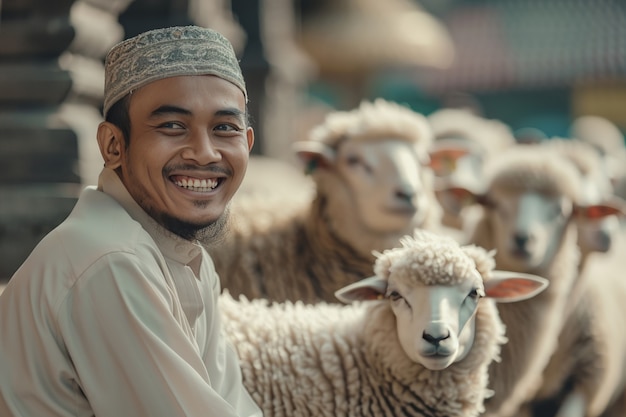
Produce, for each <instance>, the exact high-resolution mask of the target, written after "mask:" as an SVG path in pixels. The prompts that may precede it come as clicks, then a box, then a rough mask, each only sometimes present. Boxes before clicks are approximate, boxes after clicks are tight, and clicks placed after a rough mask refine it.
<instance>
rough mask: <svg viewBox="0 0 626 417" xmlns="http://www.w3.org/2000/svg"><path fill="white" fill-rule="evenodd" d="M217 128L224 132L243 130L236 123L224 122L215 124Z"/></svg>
mask: <svg viewBox="0 0 626 417" xmlns="http://www.w3.org/2000/svg"><path fill="white" fill-rule="evenodd" d="M215 130H219V131H222V132H241V131H242V130H243V129H242V128H240V127H239V126H235V125H232V124H228V123H222V124H219V125H217V126H215Z"/></svg>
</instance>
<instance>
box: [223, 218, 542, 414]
mask: <svg viewBox="0 0 626 417" xmlns="http://www.w3.org/2000/svg"><path fill="white" fill-rule="evenodd" d="M493 268H494V261H493V254H492V253H489V252H487V251H485V250H484V249H482V248H479V247H476V246H473V245H470V246H460V245H459V244H458V243H456V242H455V241H453V240H452V239H451V238H448V237H443V236H440V235H436V234H432V233H428V232H425V231H419V230H418V231H416V232H415V234H414V236H406V237H404V238H403V239H401V245H400V244H399V245H398V247H396V248H392V249H388V250H385V251H384V252H383V253H382V254H378V257H377V259H376V261H375V266H374V271H375V273H376V275H375V276H374V277H371V278H368V279H364V280H362V281H359V282H357V283H354V284H351V285H349V286H347V287H345V288H343V289H341V290H339V291H338V292H337V296H338V297H339V298H340V299H342V300H343V301H345V302H353V301H355V302H354V303H353V304H351V305H348V306H342V305H340V304H331V303H324V302H322V303H318V304H304V303H301V302H296V303H292V302H286V303H270V302H268V301H267V300H260V299H257V300H252V301H248V300H246V299H245V298H242V299H241V300H239V301H235V300H234V299H233V298H232V297H231V296H230V294H228V292H224V293H223V294H222V296H221V298H220V300H219V302H220V311H221V312H222V314H223V324H224V330H225V332H226V334H227V336H228V338H229V340H230V341H231V342H232V344H233V346H234V347H235V348H236V349H237V352H238V354H239V358H240V361H241V366H242V375H243V381H244V384H245V385H246V387H247V389H248V391H249V392H250V393H251V395H252V397H253V398H254V400H255V401H256V402H257V403H258V404H259V406H260V407H261V408H262V409H263V412H264V415H265V416H266V417H274V416H292V415H293V416H301V417H304V416H333V417H335V416H364V417H368V416H400V415H402V416H430V417H439V416H440V417H444V416H445V417H456V416H463V417H473V416H478V415H479V414H480V413H481V412H482V411H483V401H484V399H485V397H488V396H489V395H490V394H491V392H490V390H489V389H487V383H488V380H487V375H488V366H489V364H490V363H491V362H492V361H494V360H497V359H498V352H499V351H500V346H501V344H502V343H504V342H505V340H506V338H505V334H504V332H505V329H504V327H503V326H502V323H501V322H500V320H499V318H498V313H497V308H496V306H495V303H494V301H502V302H511V301H520V300H524V299H526V298H529V297H532V296H534V295H535V294H537V293H539V292H541V291H542V290H543V289H544V288H545V285H546V284H547V281H546V280H544V279H542V278H539V277H533V276H527V275H523V274H511V273H506V272H502V271H498V272H495V271H493ZM483 297H486V298H483ZM368 300H369V301H368Z"/></svg>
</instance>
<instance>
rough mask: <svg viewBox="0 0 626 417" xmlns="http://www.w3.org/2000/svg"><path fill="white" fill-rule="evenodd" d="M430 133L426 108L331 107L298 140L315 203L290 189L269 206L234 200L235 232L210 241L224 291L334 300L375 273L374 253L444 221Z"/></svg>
mask: <svg viewBox="0 0 626 417" xmlns="http://www.w3.org/2000/svg"><path fill="white" fill-rule="evenodd" d="M431 140H432V132H431V130H430V127H429V125H428V123H427V122H426V119H425V117H424V116H423V115H421V114H418V113H415V112H414V111H412V110H410V109H409V108H407V107H404V106H401V105H399V104H396V103H392V102H389V101H385V100H381V99H379V100H375V101H374V102H363V103H362V104H361V105H360V106H359V107H358V108H357V109H354V110H352V111H340V112H335V113H331V114H329V115H328V116H327V118H326V120H325V122H324V123H322V124H321V125H319V126H317V127H316V128H315V129H314V130H313V131H312V132H311V137H310V140H307V141H303V142H298V143H297V144H296V151H297V154H298V155H299V157H300V158H301V160H302V161H303V163H304V164H305V166H307V172H308V173H309V174H310V176H311V178H312V180H313V182H314V184H315V193H314V197H313V199H312V200H310V201H305V200H299V201H295V202H294V201H293V200H290V199H289V198H288V196H285V199H284V200H283V201H278V200H277V201H273V203H272V205H271V207H270V206H269V205H268V204H267V203H263V202H262V200H263V195H262V194H256V195H246V196H245V197H244V198H241V199H238V200H236V201H234V202H233V208H232V213H231V219H233V224H232V225H231V226H232V228H231V231H230V232H231V233H230V234H229V235H228V236H227V238H226V239H225V240H224V241H223V242H219V244H218V245H214V246H210V247H209V248H208V249H209V252H210V254H211V256H212V257H213V259H214V260H215V266H216V269H217V272H218V273H219V275H220V277H221V280H222V286H223V288H227V289H228V290H229V291H230V292H231V294H234V295H239V294H243V295H246V296H247V297H248V298H259V297H263V298H268V299H271V300H276V301H284V300H303V301H306V302H315V301H320V300H325V301H335V298H334V292H335V291H336V290H337V289H338V288H341V287H343V286H345V285H347V284H350V283H352V282H355V281H357V280H359V279H361V278H362V277H364V276H367V275H370V274H371V269H372V264H373V261H374V256H373V255H372V251H373V250H377V251H381V250H384V249H387V248H390V247H394V246H395V245H397V243H398V239H399V238H400V237H402V236H403V235H405V234H410V233H411V232H412V231H413V229H414V228H415V227H420V228H424V229H433V228H436V227H437V226H438V225H439V221H440V218H441V208H440V206H439V205H438V203H437V201H436V198H435V196H434V193H433V189H432V172H431V171H430V170H429V169H428V168H425V167H424V165H425V164H426V163H427V162H428V154H427V149H428V147H429V146H430V144H431ZM276 186H277V187H280V184H276ZM259 207H261V209H259Z"/></svg>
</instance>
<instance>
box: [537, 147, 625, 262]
mask: <svg viewBox="0 0 626 417" xmlns="http://www.w3.org/2000/svg"><path fill="white" fill-rule="evenodd" d="M541 146H543V147H547V148H550V149H552V150H554V151H556V152H558V153H560V154H561V155H563V156H565V157H566V158H567V159H568V160H569V161H570V162H572V163H573V164H574V166H575V167H576V169H577V170H578V172H579V173H580V185H579V187H580V193H579V201H577V202H576V207H575V216H574V217H575V221H576V224H577V226H578V245H579V247H580V250H581V262H580V268H579V269H580V270H583V269H584V267H585V265H586V263H587V260H588V258H589V256H590V255H591V254H593V253H598V252H600V253H605V252H608V251H610V250H611V245H612V242H613V241H614V240H615V239H616V238H617V236H618V235H619V233H621V224H620V220H621V218H622V217H623V215H624V202H623V200H621V198H619V197H617V196H615V195H614V192H613V185H612V183H611V178H610V177H609V176H608V175H607V172H606V170H605V169H604V166H603V160H602V159H601V157H600V155H599V154H597V153H596V152H594V148H593V146H592V145H591V144H589V143H587V142H583V141H581V140H575V139H565V138H552V139H550V140H548V141H545V142H543V143H542V145H541ZM540 149H541V148H540Z"/></svg>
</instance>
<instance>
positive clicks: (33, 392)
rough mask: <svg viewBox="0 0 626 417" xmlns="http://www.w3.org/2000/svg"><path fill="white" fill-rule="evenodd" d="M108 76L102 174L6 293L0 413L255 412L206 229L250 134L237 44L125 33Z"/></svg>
mask: <svg viewBox="0 0 626 417" xmlns="http://www.w3.org/2000/svg"><path fill="white" fill-rule="evenodd" d="M105 77H106V79H105V100H104V115H105V121H104V122H102V123H101V124H100V126H99V127H98V131H97V139H98V144H99V146H100V151H101V153H102V156H103V159H104V169H103V171H102V173H101V175H100V178H99V184H98V187H97V188H96V187H88V188H86V189H85V190H84V191H83V192H82V193H81V195H80V197H79V200H78V202H77V204H76V207H75V208H74V210H73V211H72V213H71V214H70V216H69V217H68V218H67V219H66V220H65V221H64V222H63V223H62V224H61V225H60V226H59V227H57V228H56V229H55V230H53V231H52V232H51V233H50V234H49V235H48V236H46V237H45V238H44V239H43V240H42V241H41V242H40V244H39V245H38V246H37V247H36V248H35V249H34V250H33V252H32V254H31V255H30V256H29V258H28V259H27V260H26V261H25V262H24V264H23V265H22V266H21V267H20V269H19V270H18V271H17V272H16V273H15V275H14V276H13V277H12V278H11V280H10V281H9V284H8V286H7V288H6V289H5V291H4V293H2V296H0V415H1V416H2V417H10V416H20V417H43V416H94V415H95V416H97V417H105V416H114V417H131V416H136V417H148V416H150V417H155V416H167V417H173V416H203V417H204V416H220V417H224V416H251V415H255V416H258V415H260V414H261V413H260V410H259V409H258V407H257V406H256V404H254V402H253V401H252V399H251V397H250V396H249V395H248V393H247V392H246V391H245V389H244V387H243V385H242V381H241V372H240V368H239V364H238V360H237V358H236V355H235V352H234V350H233V349H232V347H231V346H229V345H228V342H227V341H226V340H225V339H224V337H223V335H222V333H221V325H220V319H219V314H218V307H217V297H218V294H219V292H220V284H219V280H218V277H217V274H216V273H215V270H214V267H213V263H212V261H211V259H210V258H209V256H208V255H207V253H206V251H205V250H204V249H203V248H202V246H201V245H200V244H198V240H199V239H203V240H205V239H207V238H211V237H218V236H219V235H220V232H221V230H222V227H223V226H224V224H225V222H226V217H227V214H226V213H227V211H228V210H227V209H228V204H229V201H230V200H231V197H232V196H233V194H234V193H235V191H236V190H237V188H238V187H239V185H240V184H241V181H242V179H243V176H244V173H245V170H246V167H247V162H248V156H249V152H250V149H251V148H252V145H253V142H254V133H253V130H252V128H251V127H249V125H248V122H247V112H246V102H247V94H246V87H245V83H244V80H243V77H242V75H241V70H240V67H239V64H238V62H237V59H236V57H235V54H234V51H233V49H232V46H231V45H230V43H229V42H228V41H227V40H226V39H225V38H224V37H222V36H221V35H219V34H218V33H216V32H214V31H211V30H208V29H203V28H199V27H194V26H187V27H175V28H166V29H159V30H154V31H150V32H146V33H144V34H140V35H138V36H136V37H135V38H132V39H129V40H126V41H124V42H122V43H120V44H118V45H116V46H115V47H114V48H113V49H112V50H111V51H110V52H109V54H108V55H107V57H106V62H105Z"/></svg>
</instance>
